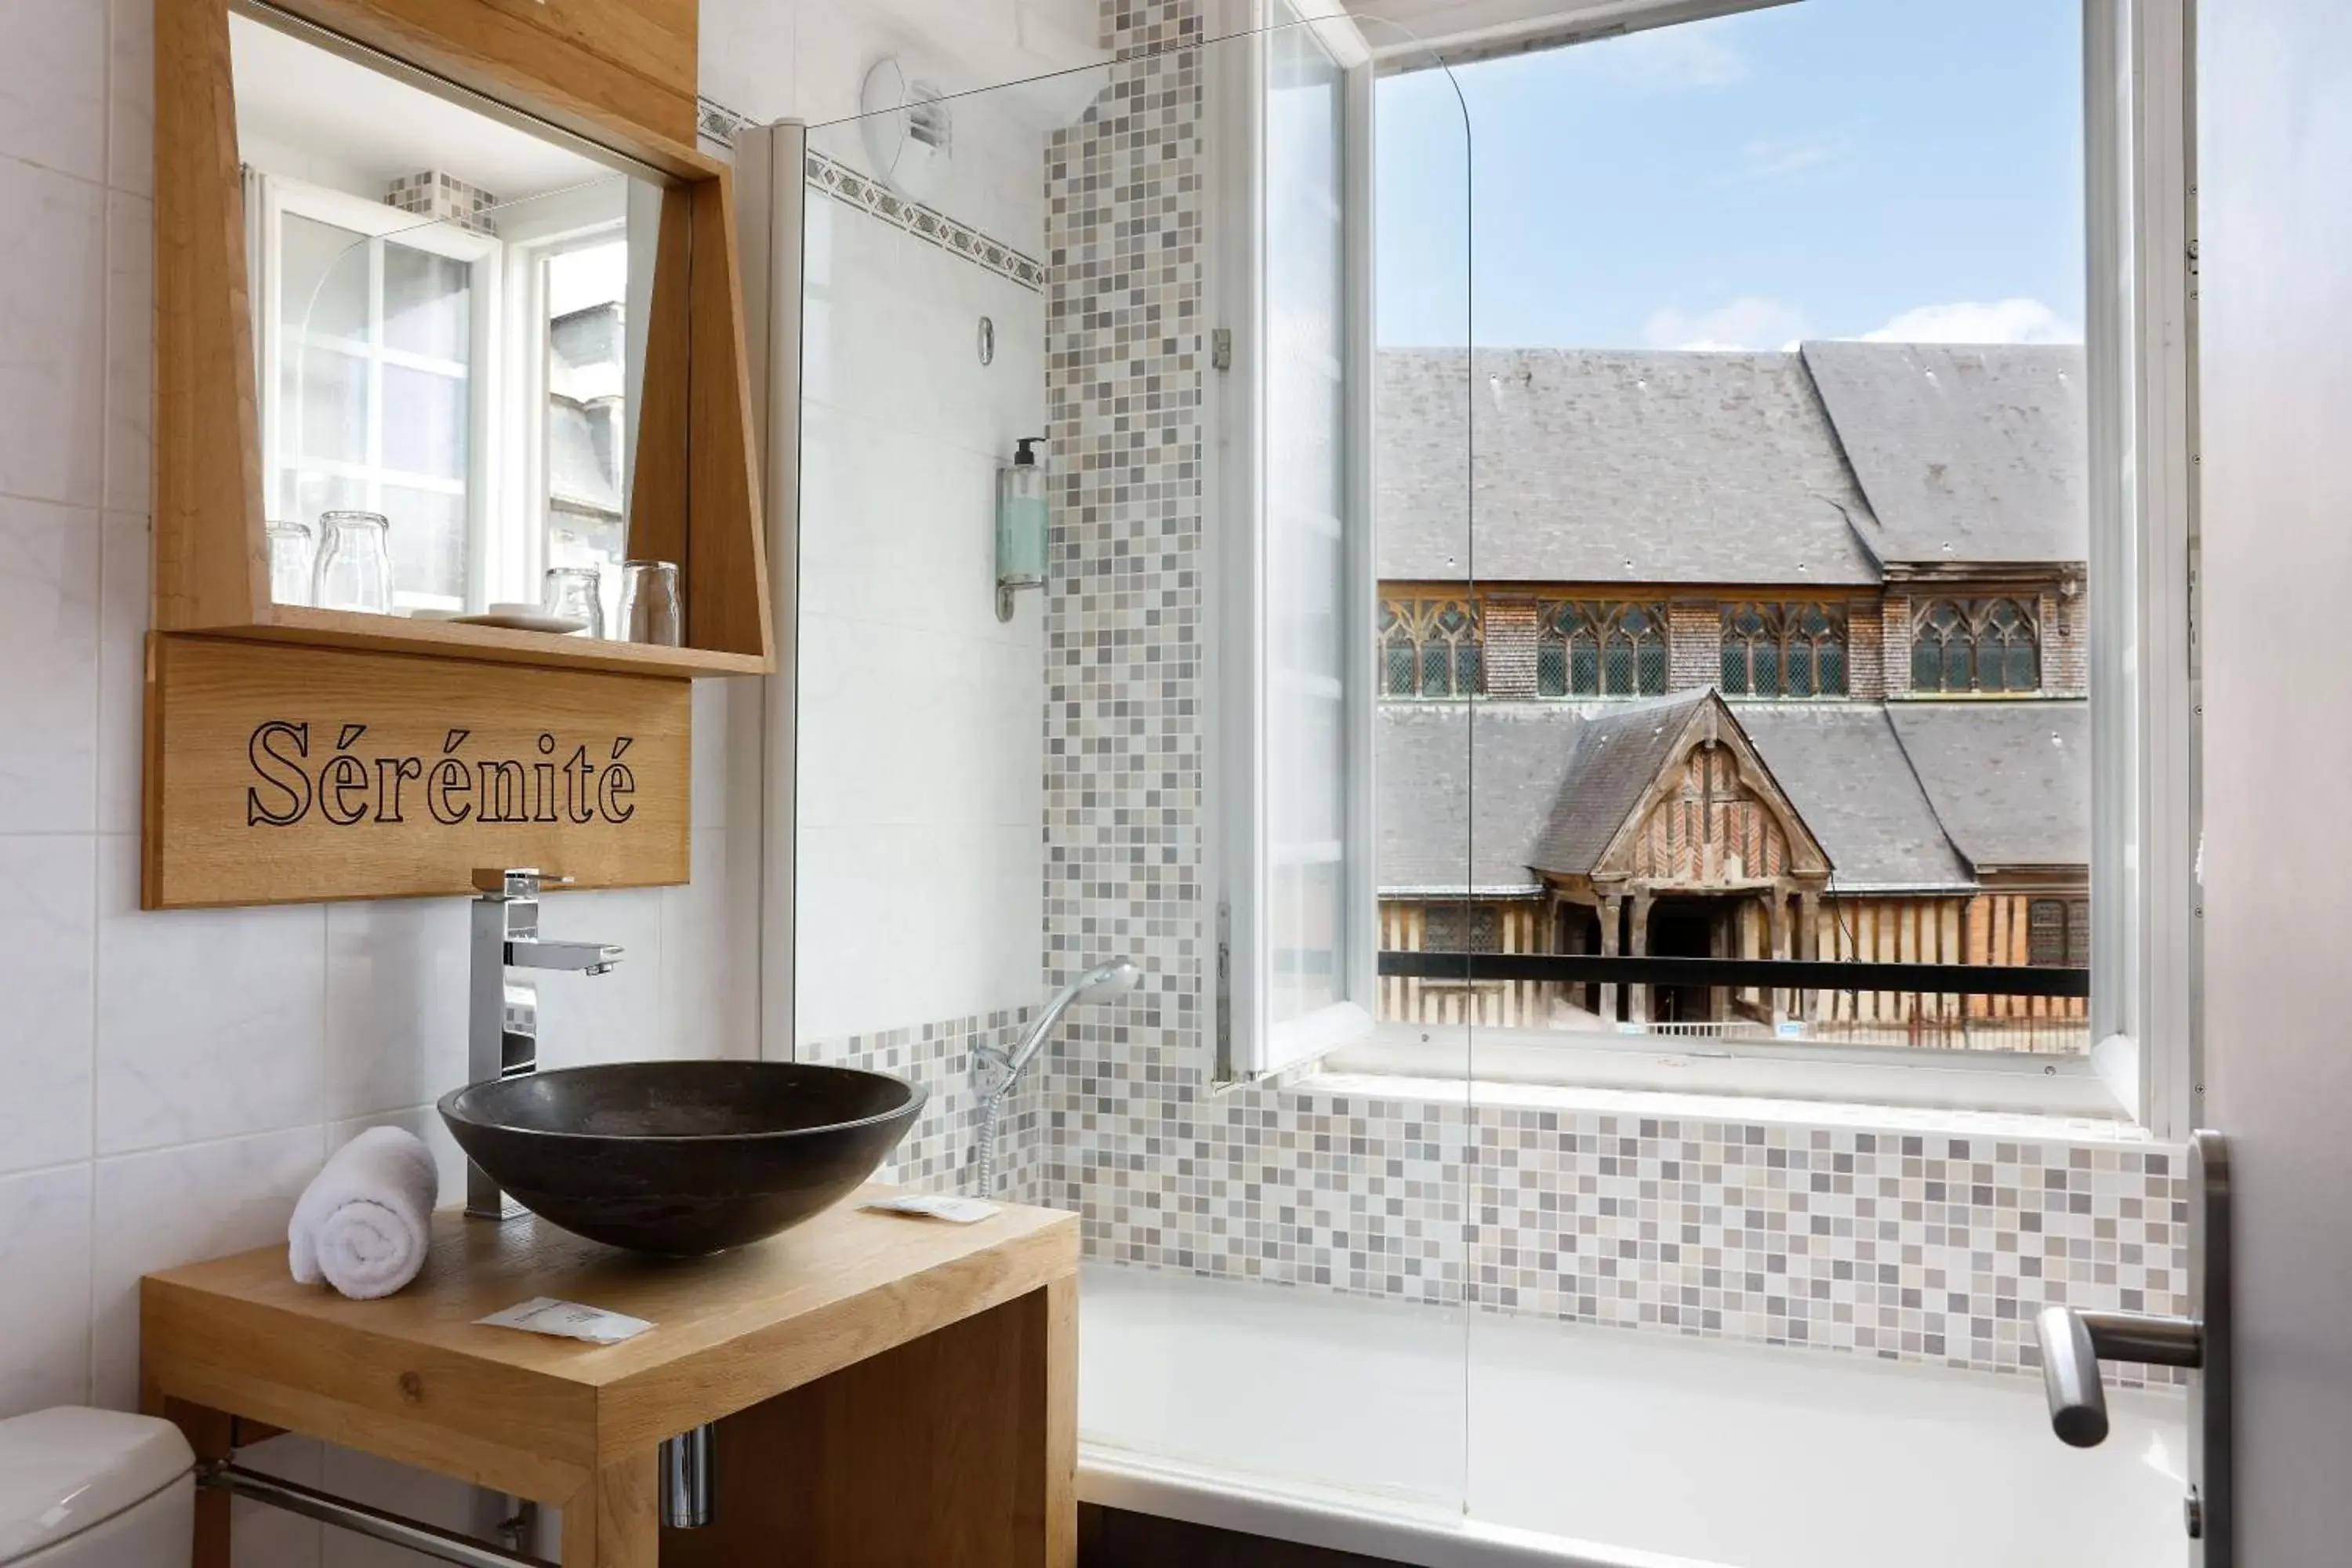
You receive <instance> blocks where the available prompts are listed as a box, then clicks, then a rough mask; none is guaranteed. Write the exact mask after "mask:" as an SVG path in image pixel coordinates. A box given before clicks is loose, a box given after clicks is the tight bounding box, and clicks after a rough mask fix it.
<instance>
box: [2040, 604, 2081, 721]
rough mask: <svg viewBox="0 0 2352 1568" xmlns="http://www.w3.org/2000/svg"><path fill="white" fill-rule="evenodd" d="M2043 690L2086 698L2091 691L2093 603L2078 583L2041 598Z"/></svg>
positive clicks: (2065, 695) (2057, 694)
mask: <svg viewBox="0 0 2352 1568" xmlns="http://www.w3.org/2000/svg"><path fill="white" fill-rule="evenodd" d="M2039 615H2040V618H2039V621H2038V622H2037V624H2038V625H2039V626H2041V628H2042V689H2043V690H2044V691H2048V692H2050V693H2052V694H2053V695H2055V696H2060V697H2085V696H2088V695H2089V694H2090V690H2091V601H2090V596H2089V595H2086V594H2084V592H2083V591H2082V589H2081V586H2080V585H2079V584H2075V585H2074V592H2073V593H2071V594H2070V593H2067V592H2066V591H2065V585H2064V584H2058V585H2053V587H2051V588H2048V589H2045V590H2043V592H2042V607H2041V610H2040V612H2039Z"/></svg>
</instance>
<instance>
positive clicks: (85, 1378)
mask: <svg viewBox="0 0 2352 1568" xmlns="http://www.w3.org/2000/svg"><path fill="white" fill-rule="evenodd" d="M89 1249H90V1168H89V1166H88V1165H87V1164H80V1165H68V1166H66V1167H64V1168H62V1169H59V1170H54V1171H38V1172H35V1173H31V1174H29V1175H21V1176H9V1177H6V1178H0V1258H5V1259H6V1260H7V1267H8V1283H7V1288H6V1299H7V1305H6V1309H5V1314H0V1316H5V1321H6V1325H7V1327H6V1331H5V1334H0V1345H4V1346H5V1354H0V1416H9V1415H23V1414H24V1413H25V1412H26V1411H28V1410H39V1409H41V1408H43V1407H45V1406H47V1405H79V1404H82V1403H84V1402H86V1401H87V1400H88V1399H89V1257H90V1250H89Z"/></svg>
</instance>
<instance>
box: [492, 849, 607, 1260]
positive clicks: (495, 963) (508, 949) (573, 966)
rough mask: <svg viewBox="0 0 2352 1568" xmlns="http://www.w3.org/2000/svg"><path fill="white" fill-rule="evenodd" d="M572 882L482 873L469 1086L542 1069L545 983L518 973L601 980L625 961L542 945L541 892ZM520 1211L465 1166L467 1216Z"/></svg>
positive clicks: (601, 946)
mask: <svg viewBox="0 0 2352 1568" xmlns="http://www.w3.org/2000/svg"><path fill="white" fill-rule="evenodd" d="M570 880H572V879H571V878H569V877H542V876H541V875H540V874H539V872H538V870H537V869H536V868H530V867H525V868H520V869H511V870H503V871H501V870H498V869H495V868H493V869H488V870H478V871H476V872H475V873H474V887H475V889H477V890H478V892H479V893H480V894H481V897H479V898H478V899H476V900H474V942H473V950H474V957H473V973H472V976H471V980H470V984H469V988H468V992H467V1007H466V1015H467V1032H466V1081H467V1082H468V1083H487V1082H488V1081H489V1080H490V1079H509V1078H520V1077H521V1076H522V1075H523V1074H525V1073H528V1072H536V1071H537V1070H538V1069H539V984H538V982H536V981H534V980H531V979H530V978H528V977H527V976H523V975H519V974H516V973H512V972H513V971H515V970H518V969H570V970H576V971H578V972H579V973H582V974H602V973H604V972H605V971H606V970H608V969H610V968H612V967H613V965H614V964H616V963H620V962H621V950H620V949H619V948H617V947H614V946H611V945H610V944H608V943H604V942H542V941H541V940H540V935H539V889H540V887H541V884H542V883H555V884H561V883H564V882H568V881H570ZM522 1212H523V1207H522V1205H520V1204H519V1203H516V1202H515V1201H514V1200H513V1199H512V1198H510V1197H509V1196H507V1194H505V1193H503V1192H500V1191H499V1185H498V1184H497V1183H496V1182H493V1181H491V1180H490V1178H489V1175H488V1173H486V1172H485V1171H484V1170H483V1169H482V1168H481V1167H480V1166H479V1165H477V1164H475V1163H472V1162H471V1161H468V1162H467V1165H466V1213H467V1215H471V1216H472V1217H473V1218H475V1219H512V1218H514V1217H515V1216H516V1215H520V1214H521V1213H522Z"/></svg>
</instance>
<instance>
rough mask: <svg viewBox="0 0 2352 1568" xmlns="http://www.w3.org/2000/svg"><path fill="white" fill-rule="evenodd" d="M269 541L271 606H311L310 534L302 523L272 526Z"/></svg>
mask: <svg viewBox="0 0 2352 1568" xmlns="http://www.w3.org/2000/svg"><path fill="white" fill-rule="evenodd" d="M267 532H268V539H269V598H270V602H271V603H272V604H278V605H307V604H309V603H310V569H311V565H312V556H311V550H310V530H309V529H307V528H305V527H303V526H302V524H300V523H299V522H273V523H271V524H270V525H269V527H268V530H267Z"/></svg>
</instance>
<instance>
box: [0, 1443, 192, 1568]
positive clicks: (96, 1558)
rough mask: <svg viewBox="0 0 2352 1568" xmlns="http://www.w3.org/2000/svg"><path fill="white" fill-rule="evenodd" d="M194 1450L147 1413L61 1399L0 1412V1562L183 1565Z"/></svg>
mask: <svg viewBox="0 0 2352 1568" xmlns="http://www.w3.org/2000/svg"><path fill="white" fill-rule="evenodd" d="M195 1467H196V1456H195V1453H194V1450H192V1449H191V1448H189V1447H188V1440H187V1439H186V1438H185V1437H184V1436H181V1435H180V1429H179V1428H178V1427H177V1426H173V1425H172V1424H171V1423H170V1422H168V1421H158V1420H155V1419H154V1418H153V1417H152V1416H147V1415H123V1414H122V1413H121V1412H120V1411H115V1410H84V1409H79V1408H77V1407H73V1406H63V1407H60V1408H58V1409H55V1410H37V1411H35V1412H34V1413H33V1414H31V1415H18V1416H16V1417H13V1418H12V1419H9V1420H6V1421H0V1563H5V1564H6V1565H7V1568H182V1565H184V1563H186V1562H187V1561H188V1543H189V1542H190V1541H191V1540H192V1539H193V1537H194V1529H195V1506H196V1501H195V1500H196V1481H195Z"/></svg>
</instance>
